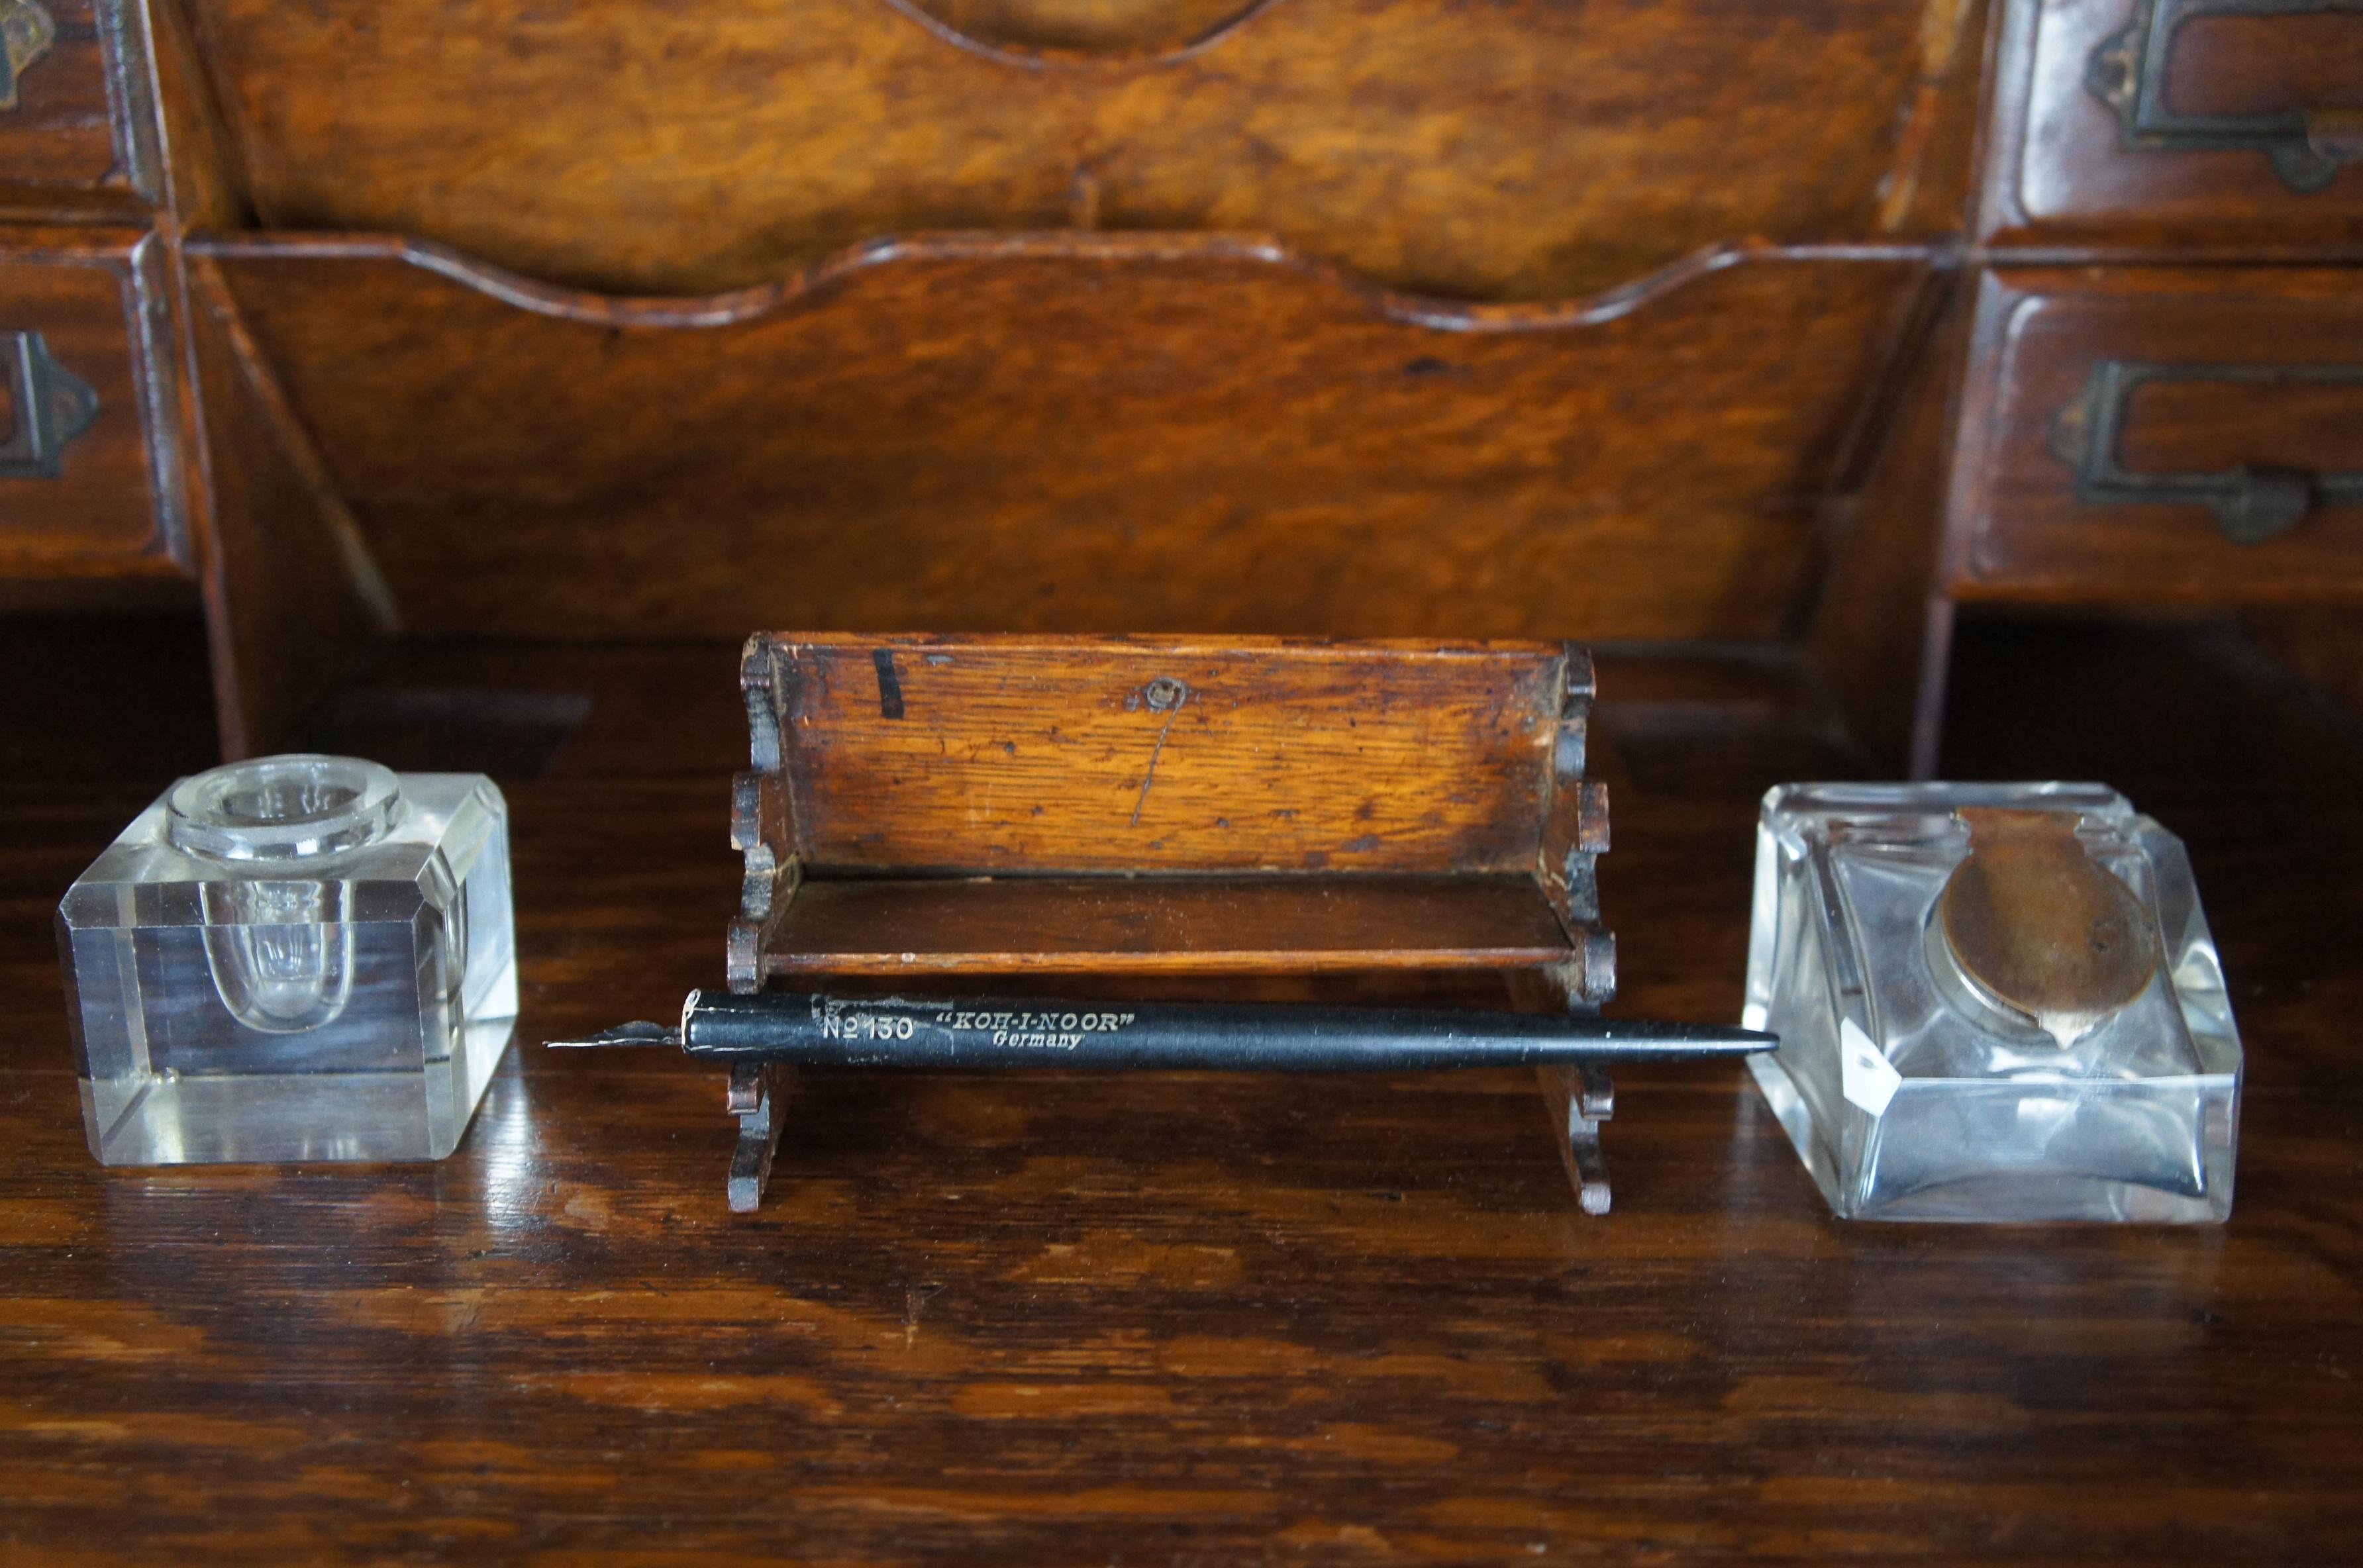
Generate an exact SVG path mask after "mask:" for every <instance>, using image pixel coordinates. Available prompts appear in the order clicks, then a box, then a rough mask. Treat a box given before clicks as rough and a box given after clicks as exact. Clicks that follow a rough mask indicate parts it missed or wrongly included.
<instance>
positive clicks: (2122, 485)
mask: <svg viewBox="0 0 2363 1568" xmlns="http://www.w3.org/2000/svg"><path fill="white" fill-rule="evenodd" d="M2149 381H2235V382H2244V383H2247V384H2249V385H2254V386H2275V385H2283V384H2288V383H2291V382H2302V383H2306V384H2311V385H2331V386H2349V385H2352V386H2363V366H2355V365H2162V364H2151V363H2147V362H2145V361H2142V360H2138V359H2102V360H2101V361H2100V362H2099V363H2097V364H2095V365H2094V366H2093V367H2092V371H2091V375H2090V376H2088V377H2087V378H2085V381H2084V390H2083V391H2082V392H2080V393H2078V394H2077V396H2076V399H2075V401H2074V402H2072V403H2069V404H2068V406H2067V407H2065V408H2063V409H2061V410H2060V411H2059V416H2058V418H2057V419H2055V420H2053V421H2052V424H2051V450H2052V453H2053V454H2054V455H2055V456H2057V457H2058V458H2059V460H2060V461H2061V462H2063V463H2066V464H2067V465H2068V466H2069V468H2071V469H2074V470H2075V472H2076V499H2077V500H2078V501H2080V502H2083V503H2084V504H2085V505H2087V506H2204V507H2206V508H2208V509H2209V510H2210V511H2212V512H2213V513H2215V524H2216V526H2217V527H2219V528H2221V529H2223V531H2224V537H2225V538H2227V539H2229V540H2231V541H2232V542H2233V543H2234V544H2235V545H2257V544H2262V543H2263V542H2264V541H2265V540H2267V539H2269V538H2271V537H2272V536H2274V535H2276V534H2283V533H2287V532H2288V531H2289V530H2290V529H2291V528H2294V527H2296V526H2297V525H2298V524H2299V523H2300V522H2302V520H2303V519H2304V517H2305V515H2306V513H2309V512H2312V511H2313V509H2314V508H2315V507H2317V506H2352V505H2357V504H2363V472H2352V473H2328V474H2324V473H2307V472H2304V471H2302V470H2301V469H2283V468H2270V467H2261V466H2255V465H2250V464H2246V463H2243V464H2242V465H2240V466H2239V467H2238V468H2232V469H2214V470H2213V471H2207V472H2195V473H2162V474H2146V473H2136V472H2134V471H2132V470H2131V469H2127V468H2126V467H2125V466H2124V462H2123V460H2122V459H2121V458H2120V457H2119V456H2118V447H2119V443H2120V441H2121V440H2122V438H2123V436H2124V425H2125V404H2126V403H2127V402H2128V401H2129V400H2130V399H2131V398H2132V396H2133V393H2134V392H2135V391H2136V389H2137V388H2139V387H2141V386H2142V385H2143V384H2144V383H2146V382H2149Z"/></svg>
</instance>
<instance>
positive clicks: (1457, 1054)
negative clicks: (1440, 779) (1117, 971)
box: [549, 991, 1780, 1072]
mask: <svg viewBox="0 0 2363 1568" xmlns="http://www.w3.org/2000/svg"><path fill="white" fill-rule="evenodd" d="M549 1043H550V1044H552V1045H554V1046H565V1047H578V1046H603V1045H671V1046H677V1047H679V1048H680V1049H681V1050H682V1051H683V1052H686V1053H687V1054H688V1055H690V1056H691V1057H692V1058H693V1059H695V1060H698V1061H703V1062H714V1063H718V1064H729V1065H734V1066H735V1065H738V1064H741V1063H745V1064H749V1065H751V1064H758V1063H794V1064H797V1065H799V1066H844V1067H1015V1066H1044V1067H1048V1066H1059V1067H1111V1068H1126V1067H1142V1068H1161V1069H1169V1070H1190V1069H1205V1070H1213V1071H1226V1072H1240V1071H1245V1072H1273V1071H1281V1072H1324V1071H1327V1072H1352V1071H1357V1070H1364V1071H1426V1070H1431V1069H1443V1068H1450V1067H1492V1066H1543V1065H1547V1064H1549V1063H1554V1062H1566V1063H1577V1062H1593V1063H1599V1064H1602V1065H1603V1066H1604V1065H1607V1064H1610V1063H1615V1062H1635V1061H1656V1060H1666V1059H1672V1058H1689V1057H1695V1056H1734V1055H1747V1053H1749V1052H1754V1051H1769V1050H1771V1049H1773V1048H1774V1047H1775V1046H1776V1045H1777V1044H1779V1043H1780V1042H1779V1040H1778V1038H1777V1037H1775V1036H1773V1035H1770V1034H1763V1033H1758V1032H1756V1031H1754V1030H1749V1029H1730V1028H1723V1027H1719V1026H1716V1025H1711V1024H1694V1023H1664V1022H1658V1021H1649V1020H1640V1019H1606V1018H1581V1017H1567V1016H1564V1015H1554V1014H1544V1013H1525V1012H1479V1011H1470V1010H1463V1009H1457V1008H1392V1007H1319V1006H1312V1005H1307V1004H1304V1003H1295V1002H1261V1003H1258V1002H1089V1003H1085V1002H1076V1001H1071V1000H1058V999H1046V998H1033V999H985V1000H977V1001H936V1000H915V999H907V998H903V997H880V998H868V997H861V998H840V997H828V996H821V995H818V994H815V993H810V992H799V991H759V992H756V993H754V994H753V995H749V996H734V995H727V994H724V995H708V994H707V993H706V992H704V991H692V992H690V993H689V999H688V1001H687V1002H686V1003H685V1004H683V1006H682V1014H681V1022H680V1024H679V1026H678V1027H674V1028H668V1027H666V1026H665V1025H663V1024H659V1023H627V1024H624V1025H622V1026H621V1027H620V1028H616V1029H610V1030H606V1031H605V1032H601V1033H598V1034H594V1035H593V1036H591V1037H590V1038H589V1039H587V1040H553V1041H551V1042H549Z"/></svg>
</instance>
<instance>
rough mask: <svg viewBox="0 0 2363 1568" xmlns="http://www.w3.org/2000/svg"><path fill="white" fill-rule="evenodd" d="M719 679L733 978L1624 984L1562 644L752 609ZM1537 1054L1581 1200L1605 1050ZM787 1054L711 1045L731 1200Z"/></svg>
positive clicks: (1584, 990) (1592, 1193)
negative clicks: (876, 622)
mask: <svg viewBox="0 0 2363 1568" xmlns="http://www.w3.org/2000/svg"><path fill="white" fill-rule="evenodd" d="M741 681H742V684H743V685H744V687H745V690H746V699H747V714H748V720H749V727H750V732H751V737H752V756H753V768H752V770H751V771H749V772H747V773H744V774H741V775H740V776H739V777H738V781H737V786H736V790H735V799H734V802H733V812H732V833H733V842H734V843H735V845H737V846H738V848H739V849H740V850H741V851H743V852H744V854H745V856H746V879H745V884H744V889H743V892H742V897H741V901H740V912H739V916H738V919H737V920H736V921H734V922H732V924H731V928H730V936H729V970H728V973H729V984H730V988H731V989H732V990H733V991H738V992H751V991H755V990H759V989H760V988H763V987H764V986H765V985H766V983H767V982H770V981H772V980H783V981H787V982H789V983H791V984H792V985H793V987H794V988H797V989H817V988H819V987H820V985H821V983H822V982H823V981H824V980H848V979H849V980H855V981H860V982H865V983H879V982H889V981H904V980H908V981H912V982H916V983H922V984H924V985H925V986H926V988H932V989H944V988H958V987H959V985H960V982H962V981H964V980H965V981H969V982H971V983H975V984H986V983H990V982H992V981H993V980H996V979H999V978H1001V977H1022V978H1024V979H1025V980H1026V981H1027V983H1028V984H1029V986H1032V987H1033V988H1037V989H1040V988H1043V986H1042V985H1041V984H1039V983H1037V982H1040V981H1041V980H1043V978H1044V977H1059V976H1067V977H1085V976H1088V977H1111V976H1159V977H1170V976H1177V975H1179V976H1190V977H1221V976H1273V975H1320V974H1348V973H1360V974H1367V973H1370V972H1373V971H1389V972H1396V973H1402V972H1410V971H1492V972H1496V973H1500V974H1503V975H1504V976H1506V977H1508V978H1509V983H1510V985H1511V988H1512V993H1513V995H1514V997H1516V998H1517V999H1518V1000H1519V1001H1520V1004H1521V1005H1523V1006H1525V1007H1527V1008H1529V1009H1536V1010H1539V1009H1544V1008H1564V1009H1568V1010H1578V1011H1587V1010H1596V1009H1597V1008H1599V1006H1600V1005H1601V1004H1602V1003H1603V1002H1605V1001H1606V1000H1607V999H1608V998H1609V996H1610V995H1611V993H1612V992H1613V990H1614V986H1615V945H1614V939H1613V938H1612V937H1611V936H1610V935H1609V933H1607V932H1605V931H1603V930H1602V929H1601V928H1600V925H1599V923H1598V922H1599V900H1598V896H1597V892H1596V890H1595V884H1594V880H1593V862H1594V858H1595V856H1598V855H1600V854H1601V853H1602V852H1603V851H1604V850H1606V849H1607V847H1608V799H1607V792H1606V790H1605V788H1604V787H1603V786H1602V785H1599V784H1596V783H1588V782H1586V781H1585V780H1584V778H1583V760H1584V729H1585V723H1586V721H1587V718H1588V716H1589V713H1590V710H1591V705H1592V660H1591V656H1590V655H1589V653H1588V652H1587V651H1586V650H1585V649H1583V648H1582V647H1581V646H1576V645H1573V644H1543V643H1437V642H1362V643H1351V642H1315V641H1294V640H1281V639H1255V638H1239V637H1226V638H1222V639H1219V640H1214V639H1206V640H1199V639H1188V638H1156V637H1120V636H1081V637H1048V636H1022V635H1021V636H954V635H943V636H936V635H893V636H878V635H871V636H846V635H830V636H808V635H793V634H764V635H757V636H755V637H754V638H752V639H750V640H749V643H748V644H747V648H746V654H745V658H744V662H743V664H742V667H741ZM1538 1072H1539V1074H1540V1077H1541V1078H1542V1082H1543V1088H1544V1091H1545V1095H1546V1100H1547V1103H1548V1106H1549V1107H1550V1110H1551V1114H1552V1117H1553V1120H1554V1124H1555V1126H1556V1127H1557V1128H1558V1130H1559V1145H1560V1152H1561V1154H1562V1155H1563V1156H1564V1158H1565V1160H1566V1162H1567V1168H1568V1172H1569V1176H1570V1179H1571V1180H1572V1181H1573V1182H1574V1184H1575V1187H1576V1190H1577V1193H1578V1196H1579V1198H1580V1201H1581V1205H1582V1207H1583V1209H1585V1210H1586V1211H1587V1212H1590V1213H1595V1214H1597V1213H1604V1212H1605V1211H1606V1209H1607V1208H1608V1201H1609V1193H1608V1178H1607V1171H1606V1166H1605V1165H1604V1163H1603V1159H1602V1156H1601V1151H1600V1124H1601V1122H1603V1121H1605V1120H1607V1118H1608V1117H1609V1115H1610V1114H1611V1111H1612V1110H1613V1099H1612V1091H1611V1088H1610V1085H1609V1079H1608V1076H1607V1073H1606V1071H1605V1070H1604V1068H1602V1067H1600V1066H1593V1065H1590V1064H1586V1065H1584V1066H1575V1067H1562V1066H1548V1067H1543V1068H1540V1069H1538ZM788 1077H789V1071H788V1070H787V1069H784V1068H780V1067H758V1066H741V1067H739V1068H738V1069H735V1070H734V1075H733V1077H732V1081H731V1088H730V1099H729V1104H730V1109H731V1110H733V1111H734V1112H736V1113H737V1114H738V1115H739V1117H740V1118H741V1131H740V1137H739V1143H738V1151H737V1154H736V1155H735V1156H734V1159H733V1164H732V1168H731V1177H730V1201H731V1206H732V1207H733V1208H734V1209H742V1210H744V1209H753V1208H755V1207H756V1205H757V1204H758V1203H759V1202H760V1198H761V1194H762V1189H763V1186H764V1183H765V1181H766V1180H767V1178H768V1176H769V1174H770V1169H771V1160H772V1156H773V1154H774V1152H775V1151H776V1150H777V1148H778V1144H779V1138H780V1130H781V1121H780V1116H781V1110H782V1104H783V1100H784V1097H785V1094H786V1091H787V1088H788Z"/></svg>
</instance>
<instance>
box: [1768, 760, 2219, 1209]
mask: <svg viewBox="0 0 2363 1568" xmlns="http://www.w3.org/2000/svg"><path fill="white" fill-rule="evenodd" d="M1744 1021H1745V1022H1746V1023H1747V1026H1748V1027H1750V1028H1754V1029H1769V1030H1772V1031H1775V1032H1778V1033H1779V1034H1780V1036H1781V1048H1780V1050H1779V1051H1778V1052H1776V1053H1771V1054H1768V1055H1758V1056H1755V1057H1751V1058H1750V1059H1749V1062H1748V1066H1749V1068H1750V1069H1751V1070H1752V1071H1753V1072H1754V1073H1755V1075H1756V1079H1757V1083H1758V1086H1759V1087H1760V1088H1762V1089H1763V1091H1764V1096H1765V1099H1767V1100H1769V1102H1770V1104H1771V1107H1772V1110H1773V1111H1774V1113H1775V1114H1776V1115H1777V1116H1778V1117H1779V1118H1780V1121H1781V1126H1782V1127H1783V1128H1784V1129H1785V1130H1786V1131H1787V1132H1788V1134H1789V1138H1790V1141H1791V1142H1792V1143H1794V1144H1795V1145H1796V1147H1797V1152H1798V1154H1800V1155H1802V1156H1803V1159H1804V1162H1805V1165H1806V1168H1807V1169H1808V1170H1810V1171H1811V1172H1812V1173H1813V1176H1814V1182H1815V1183H1816V1184H1817V1185H1819V1187H1821V1189H1822V1194H1823V1196H1824V1197H1825V1198H1827V1199H1828V1200H1829V1204H1830V1207H1831V1209H1833V1210H1835V1211H1836V1213H1838V1214H1839V1215H1841V1216H1843V1217H1845V1218H1848V1219H1864V1220H1872V1219H1876V1220H2152V1221H2158V1220H2166V1221H2200V1220H2223V1219H2224V1218H2225V1217H2226V1216H2227V1215H2228V1214H2229V1213H2230V1212H2231V1208H2232V1170H2233V1155H2234V1150H2235V1143H2236V1140H2237V1132H2238V1126H2239V1099H2240V1039H2239V1034H2238V1032H2237V1031H2236V1029H2235V1027H2234V1025H2233V1021H2232V1010H2231V1005H2230V1002H2229V1000H2228V999H2227V998H2226V996H2225V993H2224V977H2223V971H2222V967H2221V966H2220V965H2219V963H2218V962H2217V959H2216V954H2215V944H2214V942H2213V938H2212V937H2210V936H2209V934H2208V931H2207V922H2206V919H2205V917H2204V916H2203V915H2202V913H2201V912H2200V908H2199V894H2198V889H2196V887H2195V886H2194V885H2193V884H2192V881H2191V864H2190V861H2189V859H2188V858H2187V857H2186V856H2185V855H2184V853H2183V849H2182V845H2181V842H2180V840H2178V839H2177V838H2175V836H2174V835H2173V834H2169V833H2168V832H2167V831H2166V830H2165V829H2164V828H2162V827H2160V826H2159V825H2158V823H2156V822H2154V821H2152V820H2151V819H2150V818H2148V817H2146V816H2142V815H2140V814H2138V813H2137V812H2135V810H2134V808H2133V806H2132V804H2131V803H2130V802H2129V801H2126V800H2125V799H2124V796H2122V795H2119V794H2118V793H2116V791H2114V790H2110V789H2107V788H2105V787H2103V786H2101V785H2094V784H1916V785H1895V784H1792V785H1783V786H1781V787H1779V788H1777V789H1775V790H1772V791H1771V792H1770V793H1769V794H1768V795H1766V796H1765V798H1764V808H1763V814H1762V818H1761V822H1760V825H1759V828H1758V835H1757V858H1756V902H1755V914H1754V921H1753V924H1752V926H1751V928H1750V931H1749V936H1748V953H1747V1010H1746V1013H1745V1015H1744Z"/></svg>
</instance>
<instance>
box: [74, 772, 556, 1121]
mask: <svg viewBox="0 0 2363 1568" xmlns="http://www.w3.org/2000/svg"><path fill="white" fill-rule="evenodd" d="M58 947H59V954H60V956H61V959H62V961H63V963H64V966H65V972H66V987H67V994H68V1001H69V1010H70V1013H71V1015H72V1023H73V1035H74V1055H75V1065H76V1067H77V1070H78V1072H79V1075H80V1077H81V1083H82V1102H83V1126H84V1130H85V1132H87V1134H88V1136H89V1139H90V1147H91V1152H92V1153H93V1154H95V1155H97V1157H98V1158H99V1159H100V1160H101V1161H103V1162H105V1163H106V1164H108V1165H178V1164H194V1163H207V1162H219V1161H289V1160H416V1159H439V1158H441V1157H442V1156H443V1155H445V1154H449V1153H450V1152H451V1149H452V1147H453V1146H454V1145H455V1144H457V1143H458V1142H459V1140H460V1133H461V1132H463V1131H464V1130H465V1129H466V1127H467V1124H468V1119H469V1117H470V1116H471V1114H472V1113H473V1112H474V1110H475V1108H476V1102H477V1100H478V1099H481V1098H482V1097H483V1092H484V1086H485V1084H486V1083H487V1081H489V1079H490V1078H491V1077H492V1072H493V1068H494V1066H495V1065H496V1064H497V1063H498V1062H499V1061H500V1058H501V1054H502V1052H503V1051H504V1050H505V1049H506V1047H507V1044H508V1039H509V1034H510V1032H511V1030H512V1028H513V1027H514V1025H515V1022H516V948H515V944H514V940H513V937H512V933H511V915H510V897H509V871H508V808H507V804H506V802H505V801H504V800H503V799H502V797H501V792H500V790H498V789H497V788H495V787H494V784H493V781H492V780H491V779H489V778H483V777H482V776H481V775H476V774H443V773H410V774H399V775H397V774H395V773H394V772H392V771H390V770H389V769H387V768H384V767H380V766H379V765H378V764H376V763H373V762H364V761H361V760H360V759H359V758H355V757H342V756H271V757H263V758H261V759H260V760H257V761H252V762H242V763H235V764H232V765H230V766H228V767H217V768H215V769H214V770H212V771H211V772H208V773H202V774H199V775H197V776H195V777H194V778H183V779H182V780H181V781H180V782H179V783H177V784H175V785H174V786H173V787H172V789H171V790H169V791H167V792H166V793H165V795H164V796H163V797H162V798H161V799H160V800H158V801H156V802H155V803H154V804H153V805H151V806H150V807H149V808H148V810H146V811H145V812H141V813H140V814H139V817H138V818H137V819H136V820H134V821H133V823H131V825H130V826H129V827H128V828H126V829H125V830H124V831H123V833H122V834H121V836H119V837H118V838H116V841H115V843H114V844H113V845H109V846H108V848H107V849H106V851H105V853H104V854H102V855H101V856H99V857H98V859H97V861H96V862H95V863H94V865H93V866H92V867H90V869H89V870H87V871H85V872H84V873H83V875H82V876H81V877H80V878H78V879H77V880H76V881H75V882H74V885H73V886H72V889H69V890H68V891H67V893H66V896H65V899H64V900H63V901H62V902H61V903H60V904H59V906H58Z"/></svg>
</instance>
